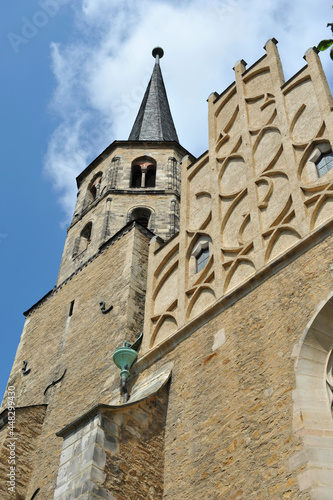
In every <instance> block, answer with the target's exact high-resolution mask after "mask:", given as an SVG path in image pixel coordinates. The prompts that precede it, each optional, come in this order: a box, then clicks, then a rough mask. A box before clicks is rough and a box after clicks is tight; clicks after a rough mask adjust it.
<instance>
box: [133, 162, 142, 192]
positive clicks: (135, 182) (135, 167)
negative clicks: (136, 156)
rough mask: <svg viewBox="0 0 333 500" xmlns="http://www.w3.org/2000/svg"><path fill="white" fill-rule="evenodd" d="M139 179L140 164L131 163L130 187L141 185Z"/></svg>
mask: <svg viewBox="0 0 333 500" xmlns="http://www.w3.org/2000/svg"><path fill="white" fill-rule="evenodd" d="M141 179H142V173H141V167H140V165H133V167H132V178H131V187H132V188H140V187H141Z"/></svg>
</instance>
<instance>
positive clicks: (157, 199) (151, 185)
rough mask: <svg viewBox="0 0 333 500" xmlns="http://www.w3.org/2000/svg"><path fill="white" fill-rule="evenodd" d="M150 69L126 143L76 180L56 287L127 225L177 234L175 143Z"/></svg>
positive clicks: (178, 154)
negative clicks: (69, 221) (135, 223)
mask: <svg viewBox="0 0 333 500" xmlns="http://www.w3.org/2000/svg"><path fill="white" fill-rule="evenodd" d="M152 54H153V57H154V58H155V65H154V69H153V73H152V76H151V79H150V81H149V83H148V87H147V90H146V92H145V95H144V97H143V100H142V104H141V106H140V109H139V112H138V115H137V117H136V120H135V122H134V125H133V128H132V131H131V133H130V135H129V138H128V141H114V142H113V143H112V144H111V145H110V146H108V148H107V149H106V150H105V151H103V153H101V154H100V155H99V156H98V157H97V158H96V159H95V160H94V161H93V162H92V163H91V164H90V165H88V167H87V168H86V169H85V170H84V171H83V172H82V173H81V174H80V175H79V176H78V177H77V186H78V194H77V202H76V207H75V210H74V216H73V220H72V223H71V225H70V226H69V228H68V235H67V239H66V244H65V248H64V252H63V257H62V260H61V265H60V271H59V276H58V281H57V285H59V284H61V283H62V282H63V281H64V280H66V279H67V278H68V277H69V276H70V275H71V274H72V273H73V272H76V270H77V269H78V268H79V267H81V266H82V265H83V264H84V263H85V262H87V261H88V260H89V259H90V258H91V257H92V256H93V255H94V254H96V252H97V251H98V248H99V247H100V246H101V245H102V244H103V243H104V242H105V241H107V240H108V239H109V238H110V237H111V236H114V235H115V234H116V233H117V232H118V231H120V230H121V229H122V228H123V227H124V226H125V225H126V224H128V223H129V222H130V221H132V220H136V221H137V222H139V223H140V224H141V225H142V226H144V227H146V228H147V229H149V230H150V231H151V232H153V233H154V234H155V235H157V236H159V237H160V238H162V239H163V240H166V239H169V238H170V237H171V236H173V235H174V234H175V233H176V232H177V231H179V201H180V163H181V160H182V158H183V157H184V156H186V155H188V154H189V153H188V151H186V150H185V149H184V148H183V147H182V146H181V145H180V144H179V142H178V136H177V132H176V129H175V125H174V122H173V119H172V115H171V111H170V108H169V103H168V98H167V94H166V90H165V86H164V82H163V77H162V73H161V68H160V63H159V61H160V59H161V57H163V49H162V48H160V47H157V48H155V49H154V50H153V53H152Z"/></svg>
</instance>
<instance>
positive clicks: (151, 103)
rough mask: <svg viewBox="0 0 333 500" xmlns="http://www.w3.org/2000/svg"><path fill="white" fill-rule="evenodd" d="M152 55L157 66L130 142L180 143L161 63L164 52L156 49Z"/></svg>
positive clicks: (159, 48)
mask: <svg viewBox="0 0 333 500" xmlns="http://www.w3.org/2000/svg"><path fill="white" fill-rule="evenodd" d="M152 54H153V57H155V66H154V69H153V73H152V76H151V79H150V81H149V83H148V87H147V90H146V93H145V95H144V97H143V100H142V103H141V106H140V109H139V113H138V115H137V117H136V120H135V122H134V125H133V128H132V131H131V133H130V136H129V138H128V140H129V141H176V142H178V136H177V132H176V129H175V125H174V123H173V119H172V116H171V111H170V108H169V103H168V98H167V94H166V90H165V87H164V82H163V77H162V73H161V68H160V63H159V60H160V58H161V57H163V54H164V51H163V49H161V47H156V48H155V49H154V50H153V52H152Z"/></svg>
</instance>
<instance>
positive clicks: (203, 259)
mask: <svg viewBox="0 0 333 500" xmlns="http://www.w3.org/2000/svg"><path fill="white" fill-rule="evenodd" d="M195 259H196V271H197V273H198V272H199V271H201V269H203V268H204V267H205V265H206V264H207V262H208V259H209V248H208V245H207V247H206V248H202V249H201V250H200V252H199V253H198V255H197V256H196V257H195Z"/></svg>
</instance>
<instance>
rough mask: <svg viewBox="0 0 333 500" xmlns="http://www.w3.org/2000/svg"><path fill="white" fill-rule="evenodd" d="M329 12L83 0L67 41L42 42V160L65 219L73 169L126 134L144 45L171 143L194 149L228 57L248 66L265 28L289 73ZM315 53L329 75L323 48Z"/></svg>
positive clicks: (306, 7)
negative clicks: (48, 73) (158, 70)
mask: <svg viewBox="0 0 333 500" xmlns="http://www.w3.org/2000/svg"><path fill="white" fill-rule="evenodd" d="M330 15H331V7H330V6H329V5H328V6H327V8H325V7H321V9H318V7H317V6H316V5H315V3H314V2H313V1H310V0H302V1H301V0H294V1H293V2H287V1H281V0H271V1H270V2H267V0H247V1H245V0H208V1H207V2H205V3H203V2H201V1H199V0H186V1H185V0H183V1H178V2H176V1H164V2H163V1H159V0H156V1H154V2H151V1H150V2H148V1H145V0H144V1H140V2H138V1H135V0H83V1H82V3H81V4H80V8H78V10H77V12H76V24H75V31H74V32H73V36H72V39H74V41H72V42H71V44H69V45H67V46H59V45H57V44H52V47H51V55H52V61H53V71H54V74H55V77H56V82H57V86H56V89H55V91H54V95H53V99H52V109H53V110H54V112H56V113H57V114H58V117H59V119H60V124H59V126H58V128H57V129H56V130H55V132H54V134H53V135H52V137H51V139H50V143H49V148H48V152H47V155H46V160H45V165H46V166H45V169H46V170H47V172H48V174H49V175H50V176H51V178H52V179H53V182H54V184H55V187H56V189H57V190H58V191H59V193H60V201H61V204H62V206H63V208H64V210H65V212H66V215H67V218H70V216H71V214H72V210H73V206H74V202H75V183H74V177H75V175H77V174H78V173H79V172H80V171H81V170H83V168H84V167H85V166H86V164H87V163H89V162H90V161H91V160H92V159H93V158H94V157H95V156H97V155H98V154H99V153H100V152H101V150H102V149H104V148H105V147H106V146H107V145H108V144H110V143H111V142H112V141H113V140H114V139H120V140H122V139H126V138H127V137H128V135H129V132H130V130H131V127H132V124H133V122H134V119H135V116H136V113H137V111H138V109H139V105H140V102H141V100H142V97H143V93H144V91H145V88H146V85H147V83H148V80H149V77H150V74H151V71H152V67H153V59H152V57H151V50H152V48H153V47H154V46H156V45H160V46H162V47H163V48H164V50H165V57H164V58H163V60H162V62H161V66H162V72H163V75H164V80H165V83H166V88H167V92H168V96H169V101H170V106H171V110H172V114H173V117H174V121H175V124H176V128H177V132H178V135H179V139H180V142H181V144H182V145H183V146H184V147H185V148H187V149H189V150H190V151H191V152H192V153H193V154H195V155H200V154H201V153H202V152H203V151H204V150H205V149H207V144H208V141H207V103H206V99H207V97H208V95H209V94H210V93H211V92H213V91H217V92H222V91H223V90H224V88H225V87H226V86H228V85H229V84H230V83H231V82H232V81H233V79H234V75H233V71H232V67H233V65H234V63H235V62H236V61H237V60H239V59H245V60H246V61H247V62H248V65H252V64H253V63H254V62H255V61H256V60H257V59H259V58H260V57H261V56H262V55H263V54H264V50H263V48H262V47H263V45H264V44H265V42H266V41H267V40H268V39H269V38H272V37H275V38H277V39H278V40H279V41H280V44H279V49H280V55H281V59H282V63H283V66H284V70H285V76H286V78H290V77H291V76H292V75H293V74H294V73H295V72H296V71H298V70H299V69H300V68H301V67H302V66H303V65H304V61H303V59H302V57H303V55H304V53H305V51H306V50H307V49H308V48H309V47H310V46H313V45H316V44H317V43H318V42H319V41H320V39H322V38H326V37H329V35H330V32H329V31H328V30H327V31H325V30H326V23H327V22H328V21H329V20H331V19H330ZM73 30H74V27H73ZM322 60H323V61H324V62H325V66H326V67H327V70H328V72H329V74H330V75H332V73H333V70H332V68H331V67H330V65H331V64H332V67H333V63H331V62H330V61H329V56H328V54H324V55H323V57H322Z"/></svg>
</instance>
